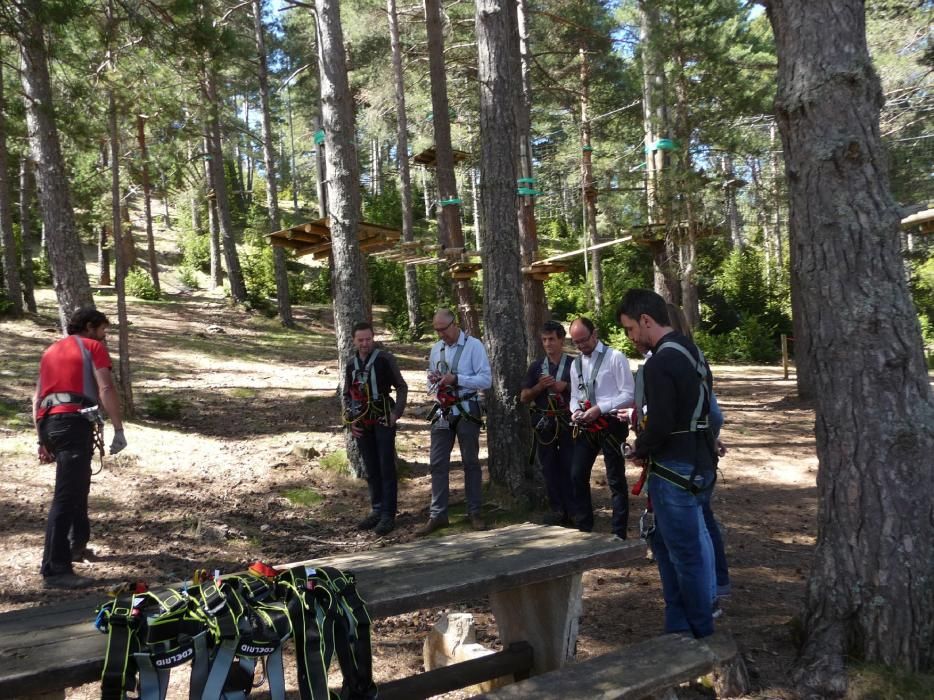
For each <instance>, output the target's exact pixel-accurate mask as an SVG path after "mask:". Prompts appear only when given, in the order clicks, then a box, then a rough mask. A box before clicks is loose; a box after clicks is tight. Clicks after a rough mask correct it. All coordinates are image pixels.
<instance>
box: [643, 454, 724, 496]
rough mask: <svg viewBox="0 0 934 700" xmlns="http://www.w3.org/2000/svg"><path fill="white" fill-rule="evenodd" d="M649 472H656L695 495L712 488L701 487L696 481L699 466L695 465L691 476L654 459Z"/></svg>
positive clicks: (657, 474)
mask: <svg viewBox="0 0 934 700" xmlns="http://www.w3.org/2000/svg"><path fill="white" fill-rule="evenodd" d="M649 472H650V473H652V474H655V475H656V476H658V477H661V478H662V479H664V480H665V481H667V482H669V483H671V484H674V485H675V486H677V487H679V488H682V489H684V490H685V491H689V492H690V493H692V494H694V495H695V496H696V495H697V494H699V493H701V492H702V491H706V490H707V489H708V488H710V486H704V487H703V488H701V487H700V486H698V485H697V484H696V483H694V476H695V475H696V474H697V467H694V470H693V471H692V472H691V476H689V477H688V476H682V475H681V474H679V473H678V472H676V471H674V470H673V469H669V468H668V467H665V466H663V465H661V464H659V463H658V462H656V461H655V460H654V459H653V460H652V461H651V463H650V465H649ZM711 485H712V484H711Z"/></svg>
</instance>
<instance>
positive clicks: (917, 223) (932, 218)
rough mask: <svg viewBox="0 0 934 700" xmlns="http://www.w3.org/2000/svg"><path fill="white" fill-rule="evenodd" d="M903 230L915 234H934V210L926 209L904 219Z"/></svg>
mask: <svg viewBox="0 0 934 700" xmlns="http://www.w3.org/2000/svg"><path fill="white" fill-rule="evenodd" d="M902 228H903V229H905V230H906V231H907V230H911V231H912V232H914V233H934V209H925V210H924V211H919V212H917V213H916V214H912V215H911V216H906V217H905V218H904V219H902Z"/></svg>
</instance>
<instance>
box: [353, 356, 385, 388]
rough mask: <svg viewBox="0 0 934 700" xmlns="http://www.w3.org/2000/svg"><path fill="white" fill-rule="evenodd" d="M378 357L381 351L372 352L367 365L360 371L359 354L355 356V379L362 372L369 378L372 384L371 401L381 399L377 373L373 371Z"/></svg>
mask: <svg viewBox="0 0 934 700" xmlns="http://www.w3.org/2000/svg"><path fill="white" fill-rule="evenodd" d="M377 355H379V350H374V351H373V352H371V353H370V357H369V358H368V359H367V361H366V365H364V366H363V369H362V370H361V369H360V357H359V356H358V355H357V354H354V356H353V369H354V377H355V378H356V377H358V376H359V375H360V374H361V372H362V373H363V374H365V375H366V376H367V381H369V383H370V400H371V401H376V400H377V399H378V398H379V385H378V384H377V383H376V372H374V371H373V362H375V361H376V356H377ZM363 383H366V382H363Z"/></svg>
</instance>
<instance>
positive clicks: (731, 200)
mask: <svg viewBox="0 0 934 700" xmlns="http://www.w3.org/2000/svg"><path fill="white" fill-rule="evenodd" d="M720 163H721V166H720V167H721V171H722V173H723V179H724V184H723V187H724V193H723V195H724V199H725V200H726V218H727V223H728V224H729V226H730V245H731V246H732V247H733V249H734V250H742V249H743V248H745V247H746V241H745V240H743V221H742V218H741V217H740V214H739V208H738V207H737V206H736V185H735V184H734V182H733V181H734V179H735V177H736V174H735V173H734V171H733V156H732V155H730V154H729V153H727V154H726V155H724V156H723V157H722V158H721V161H720Z"/></svg>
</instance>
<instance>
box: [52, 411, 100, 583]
mask: <svg viewBox="0 0 934 700" xmlns="http://www.w3.org/2000/svg"><path fill="white" fill-rule="evenodd" d="M39 438H40V439H41V440H42V444H43V445H45V447H46V448H47V449H48V450H49V451H50V452H52V454H54V455H55V493H54V495H53V496H52V506H51V507H50V508H49V519H48V522H47V523H46V528H45V550H44V551H43V552H42V568H41V569H40V572H41V574H42V575H43V576H56V575H58V574H67V573H70V572H71V571H72V567H71V553H72V552H73V551H74V552H80V551H81V550H82V549H84V548H85V547H86V546H87V544H88V540H89V539H90V537H91V521H90V520H89V518H88V493H90V491H91V457H92V455H93V433H92V426H91V423H90V421H88V420H87V419H86V418H85V417H84V416H81V415H78V414H77V413H61V414H54V415H51V416H48V417H47V418H44V419H42V421H41V422H40V423H39Z"/></svg>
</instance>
